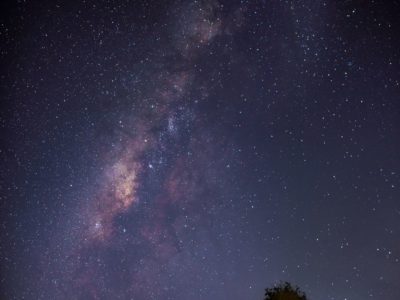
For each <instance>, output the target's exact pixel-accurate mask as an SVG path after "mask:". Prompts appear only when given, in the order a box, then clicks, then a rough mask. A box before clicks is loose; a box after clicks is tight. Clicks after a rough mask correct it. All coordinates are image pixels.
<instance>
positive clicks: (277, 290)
mask: <svg viewBox="0 0 400 300" xmlns="http://www.w3.org/2000/svg"><path fill="white" fill-rule="evenodd" d="M264 300H307V298H306V295H305V293H303V292H301V291H300V290H299V288H298V287H293V286H292V285H291V284H290V283H289V282H284V283H281V284H280V285H278V286H276V287H273V288H268V289H266V290H265V298H264Z"/></svg>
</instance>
